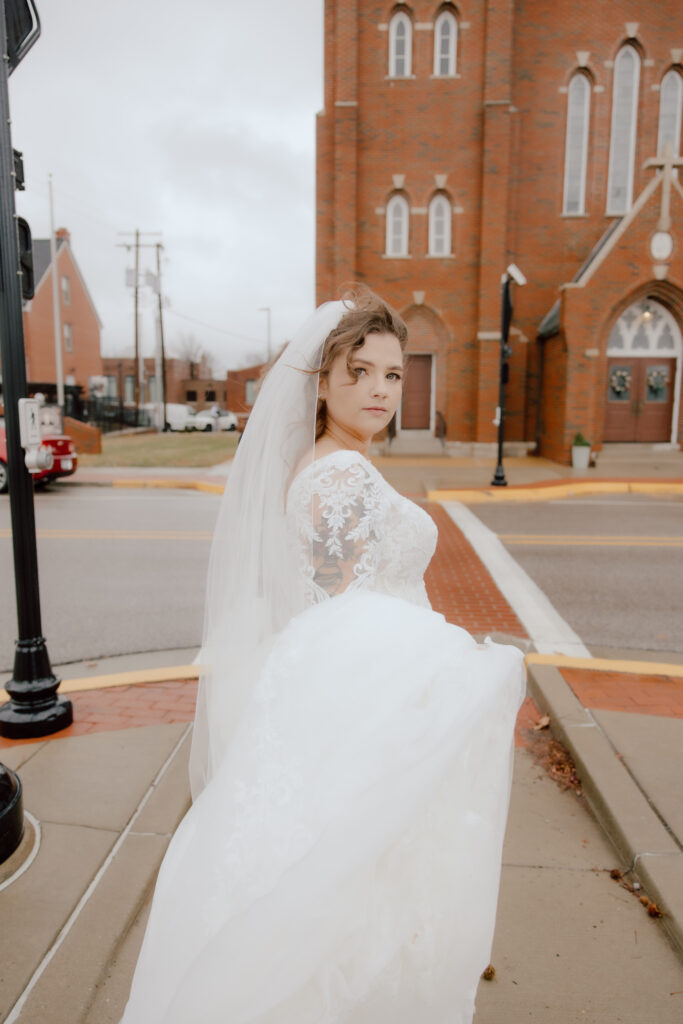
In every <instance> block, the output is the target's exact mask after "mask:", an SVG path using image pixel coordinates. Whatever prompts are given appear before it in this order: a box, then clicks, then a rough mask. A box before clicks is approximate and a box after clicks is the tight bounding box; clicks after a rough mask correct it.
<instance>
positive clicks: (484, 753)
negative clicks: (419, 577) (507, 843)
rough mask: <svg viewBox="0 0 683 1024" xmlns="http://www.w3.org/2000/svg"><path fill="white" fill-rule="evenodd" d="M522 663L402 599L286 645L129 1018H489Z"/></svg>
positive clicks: (301, 631) (138, 1023)
mask: <svg viewBox="0 0 683 1024" xmlns="http://www.w3.org/2000/svg"><path fill="white" fill-rule="evenodd" d="M523 689H524V673H523V663H522V656H521V654H520V652H519V651H518V650H517V649H516V648H514V647H511V646H502V645H499V644H492V643H486V644H484V645H477V644H476V643H475V641H474V640H473V639H472V638H471V637H470V635H469V634H468V633H466V632H465V631H464V630H462V629H459V628H458V627H456V626H452V625H449V624H448V623H447V622H446V621H445V620H444V618H443V617H442V616H441V615H438V614H437V613H435V612H433V611H430V610H429V609H425V608H420V607H417V606H415V605H412V604H409V603H408V602H405V601H402V600H399V599H397V598H393V597H386V596H383V595H379V594H373V593H357V594H349V595H343V596H342V597H339V598H335V599H333V600H330V601H326V602H323V603H322V604H320V605H317V606H316V607H313V608H311V609H310V610H308V611H306V612H305V613H304V614H302V615H300V616H298V617H297V618H296V619H294V620H293V621H292V622H291V623H290V625H289V626H288V627H287V629H286V630H285V631H284V632H283V633H282V634H281V636H280V637H279V638H278V641H277V642H276V644H275V646H274V648H273V650H272V652H271V654H270V656H269V658H268V660H267V662H266V664H265V667H264V669H263V671H262V674H261V678H260V680H259V682H258V684H257V687H256V690H255V693H254V697H253V700H252V702H251V703H250V705H249V708H248V710H247V713H246V714H245V716H244V718H243V720H242V723H241V726H240V728H239V730H238V733H237V735H236V737H235V739H234V742H233V743H232V745H231V747H230V749H229V751H228V753H227V755H226V756H225V758H224V760H223V762H222V764H221V766H220V769H219V771H218V772H217V774H216V775H215V776H214V778H213V779H212V780H211V782H210V783H209V785H208V786H207V787H206V789H205V790H204V791H203V792H202V794H201V795H200V797H199V799H198V800H197V801H196V802H195V803H194V805H193V806H192V808H191V809H190V811H189V812H188V814H187V815H186V817H185V818H184V820H183V821H182V823H181V825H180V827H179V828H178V830H177V832H176V834H175V836H174V837H173V840H172V842H171V844H170V846H169V849H168V851H167V853H166V856H165V858H164V861H163V864H162V866H161V870H160V873H159V878H158V881H157V886H156V891H155V894H154V899H153V903H152V908H151V914H150V919H149V923H148V926H147V931H146V935H145V939H144V943H143V947H142V951H141V954H140V958H139V961H138V965H137V969H136V973H135V978H134V981H133V986H132V990H131V996H130V1000H129V1002H128V1006H127V1008H126V1012H125V1014H124V1017H123V1021H122V1024H161V1022H163V1024H247V1022H250V1024H333V1022H334V1024H337V1022H340V1024H341V1022H344V1024H346V1022H348V1024H469V1022H470V1021H471V1020H472V1015H473V1012H474V998H475V994H476V988H477V983H478V980H479V976H480V973H481V971H482V970H483V969H484V967H485V966H486V965H487V963H488V961H489V957H490V949H491V943H492V938H493V928H494V921H495V912H496V903H497V898H498V886H499V879H500V861H501V850H502V842H503V833H504V830H505V821H506V817H507V809H508V802H509V793H510V782H511V769H512V747H513V730H514V722H515V716H516V712H517V710H518V707H519V705H520V702H521V700H522V697H523Z"/></svg>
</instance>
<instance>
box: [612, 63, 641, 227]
mask: <svg viewBox="0 0 683 1024" xmlns="http://www.w3.org/2000/svg"><path fill="white" fill-rule="evenodd" d="M639 81H640V57H639V56H638V54H637V52H636V50H635V49H634V48H633V47H632V46H623V47H622V48H621V50H620V51H619V53H618V54H617V59H616V60H615V62H614V84H613V88H612V127H611V130H610V141H609V176H608V179H607V213H608V214H620V213H626V212H627V211H628V209H629V207H630V206H631V200H632V198H633V168H634V163H635V153H636V124H637V120H638V84H639Z"/></svg>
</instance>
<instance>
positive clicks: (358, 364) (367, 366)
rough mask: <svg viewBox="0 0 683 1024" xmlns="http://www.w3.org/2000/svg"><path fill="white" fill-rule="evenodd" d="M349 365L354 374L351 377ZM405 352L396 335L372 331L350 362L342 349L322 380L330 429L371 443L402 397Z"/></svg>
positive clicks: (353, 353)
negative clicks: (373, 332)
mask: <svg viewBox="0 0 683 1024" xmlns="http://www.w3.org/2000/svg"><path fill="white" fill-rule="evenodd" d="M349 367H350V369H351V376H349ZM402 378H403V352H402V351H401V346H400V344H399V341H398V338H396V337H395V335H393V334H388V333H383V334H368V335H366V337H365V341H364V342H363V344H362V345H361V346H360V347H359V348H355V349H353V350H352V352H351V355H350V358H349V361H348V365H347V353H346V352H342V353H341V354H340V355H339V356H337V358H336V359H335V361H334V362H333V363H332V366H331V367H330V371H329V373H328V375H327V377H322V378H321V380H320V386H319V394H320V397H321V398H324V399H325V402H326V405H327V430H329V431H330V432H331V433H332V434H334V435H336V436H337V437H340V436H348V437H349V438H354V439H356V440H359V441H363V442H367V441H369V440H370V438H371V437H372V436H373V435H374V434H377V433H379V431H380V430H382V429H383V428H384V427H386V426H387V424H388V423H389V421H390V420H391V417H392V416H393V415H394V413H395V412H396V409H397V408H398V403H399V401H400V399H401V387H402Z"/></svg>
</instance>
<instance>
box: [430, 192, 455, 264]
mask: <svg viewBox="0 0 683 1024" xmlns="http://www.w3.org/2000/svg"><path fill="white" fill-rule="evenodd" d="M450 254H451V204H450V203H449V202H448V199H447V197H446V196H445V195H443V193H438V194H437V195H435V196H434V197H433V199H432V201H431V202H430V204H429V255H430V256H450Z"/></svg>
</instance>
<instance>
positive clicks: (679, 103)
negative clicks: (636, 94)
mask: <svg viewBox="0 0 683 1024" xmlns="http://www.w3.org/2000/svg"><path fill="white" fill-rule="evenodd" d="M682 107H683V78H681V76H680V75H679V73H678V71H673V70H672V71H667V73H666V74H665V75H664V78H663V79H662V85H661V88H660V90H659V131H658V133H657V155H658V156H664V147H665V146H666V144H667V142H670V143H671V148H672V150H673V155H674V156H678V155H679V153H680V150H681V114H682V112H683V111H682Z"/></svg>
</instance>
